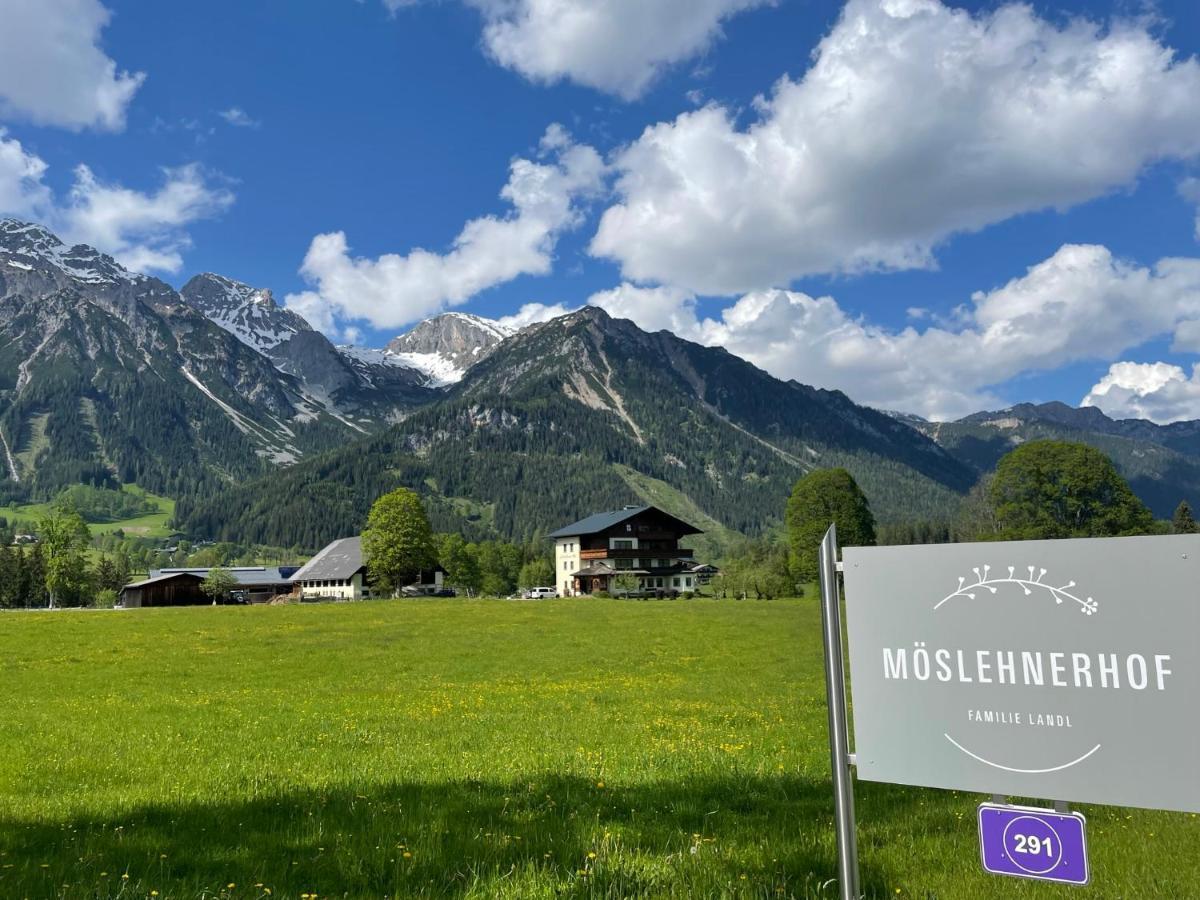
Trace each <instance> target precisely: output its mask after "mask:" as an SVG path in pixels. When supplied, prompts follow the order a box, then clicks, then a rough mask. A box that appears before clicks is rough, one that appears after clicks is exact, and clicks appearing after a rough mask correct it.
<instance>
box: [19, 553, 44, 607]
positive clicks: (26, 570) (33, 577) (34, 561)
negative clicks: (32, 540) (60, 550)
mask: <svg viewBox="0 0 1200 900" xmlns="http://www.w3.org/2000/svg"><path fill="white" fill-rule="evenodd" d="M22 559H23V561H24V565H22V567H21V596H22V597H23V598H24V601H23V602H22V604H21V605H22V606H24V607H26V608H28V609H39V608H41V607H43V606H46V605H47V604H48V603H49V601H50V594H49V593H48V592H47V590H46V554H45V551H43V550H42V545H41V544H34V545H33V546H32V547H30V548H29V552H28V553H25V554H22Z"/></svg>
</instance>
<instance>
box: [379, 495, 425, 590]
mask: <svg viewBox="0 0 1200 900" xmlns="http://www.w3.org/2000/svg"><path fill="white" fill-rule="evenodd" d="M362 546H363V556H364V559H365V562H366V564H367V571H368V572H369V573H370V577H371V580H372V583H373V584H374V586H375V589H376V590H379V591H382V592H384V593H387V592H389V591H391V592H395V591H397V590H399V589H400V588H401V587H403V586H404V585H406V584H411V583H412V582H413V581H415V580H416V579H417V578H418V577H419V576H420V573H421V571H422V570H424V569H429V568H432V567H433V565H434V563H435V562H436V561H437V554H436V552H435V550H434V546H433V531H432V530H431V529H430V527H429V518H428V517H427V516H426V515H425V507H424V506H423V505H422V504H421V498H420V497H418V496H417V494H416V492H415V491H410V490H409V489H408V488H397V489H396V490H394V491H392V492H391V493H389V494H384V495H383V496H382V497H380V498H379V499H378V500H376V501H375V503H374V505H372V507H371V512H370V514H369V515H368V516H367V528H366V530H365V531H364V532H363V536H362Z"/></svg>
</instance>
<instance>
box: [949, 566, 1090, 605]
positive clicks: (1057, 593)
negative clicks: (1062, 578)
mask: <svg viewBox="0 0 1200 900" xmlns="http://www.w3.org/2000/svg"><path fill="white" fill-rule="evenodd" d="M991 570H992V567H991V566H987V565H985V566H984V567H983V570H982V571H980V568H979V566H976V567H975V568H973V569H972V570H971V571H972V572H974V573H975V583H974V584H967V579H966V578H964V577H963V576H961V575H960V576H959V578H958V589H957V590H956V591H954V592H953V593H951V594H947V595H946V596H945V597H943V598H942V599H941V600H940V601H939V602H938V603H937V605H936V606H934V609H935V610H936V609H939V608H940V607H941V606H942V604H944V603H947V602H948V601H950V600H953V599H954V598H955V597H966V598H968V599H970V600H974V599H975V596H976V592H978V591H981V590H983V591H990V592H991V593H992V594H996V593H997V592H998V591H999V588H998V587H996V585H999V584H1015V585H1018V586H1020V588H1021V589H1022V590H1023V591H1024V592H1025V596H1026V597H1028V596H1029V595H1030V594H1032V593H1033V591H1034V589H1035V588H1040V589H1041V590H1043V591H1046V592H1048V593H1049V594H1050V595H1051V596H1052V597H1053V598H1054V602H1055V603H1057V604H1059V605H1060V606H1061V605H1062V602H1063V600H1073V601H1075V602H1076V603H1078V604H1079V608H1080V612H1082V613H1083V614H1084V615H1088V616H1091V615H1095V613H1096V610H1097V609H1098V608H1099V605H1100V604H1098V603H1097V602H1096V601H1095V600H1094V599H1093V598H1091V597H1087V598H1083V597H1076V596H1075V595H1074V594H1072V593H1070V589H1071V588H1073V587H1075V582H1074V581H1068V582H1067V583H1066V584H1064V585H1062V586H1061V587H1055V586H1054V585H1052V584H1046V583H1045V582H1043V581H1042V579H1043V578H1045V577H1046V570H1045V569H1040V568H1038V567H1037V566H1028V567H1027V570H1028V572H1029V577H1028V578H1017V577H1015V576H1016V572H1017V569H1016V566H1009V567H1008V577H1007V578H989V577H988V573H989V572H991ZM1035 572H1036V573H1037V574H1036V575H1035V574H1034V573H1035Z"/></svg>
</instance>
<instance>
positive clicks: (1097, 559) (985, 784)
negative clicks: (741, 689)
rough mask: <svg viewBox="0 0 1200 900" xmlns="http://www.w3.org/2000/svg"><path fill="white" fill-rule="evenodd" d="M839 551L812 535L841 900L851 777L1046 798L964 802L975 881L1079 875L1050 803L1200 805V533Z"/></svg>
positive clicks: (1083, 858) (1083, 849)
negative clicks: (842, 596)
mask: <svg viewBox="0 0 1200 900" xmlns="http://www.w3.org/2000/svg"><path fill="white" fill-rule="evenodd" d="M837 557H838V545H837V531H836V529H835V527H833V526H830V528H829V530H828V531H827V532H826V533H825V537H824V540H822V542H821V550H820V576H821V624H822V631H823V637H824V644H825V683H826V699H827V701H828V706H829V753H830V760H831V765H832V774H833V795H834V823H835V826H836V832H837V848H838V878H839V885H840V897H841V900H859V898H860V897H861V894H860V889H859V880H858V848H857V840H856V835H855V820H854V791H853V782H852V779H851V771H850V768H851V766H852V765H853V766H854V768H855V774H856V776H857V777H858V779H859V780H863V781H880V782H887V783H889V784H906V785H914V786H920V787H933V788H945V789H951V790H961V791H971V792H976V793H980V794H990V795H992V796H993V797H996V798H1001V797H1010V796H1017V797H1043V798H1054V799H1056V800H1058V801H1059V803H1058V804H1057V805H1056V808H1055V809H1053V810H1050V809H1035V808H1030V807H1018V806H1012V805H1008V804H1005V803H1000V802H995V803H985V804H983V805H982V806H980V808H979V838H980V857H981V861H982V863H983V867H984V869H985V870H986V871H988V872H992V873H995V874H998V875H1006V876H1012V877H1018V878H1030V879H1037V880H1042V881H1056V882H1060V883H1064V884H1086V883H1088V879H1089V878H1090V872H1089V868H1088V859H1087V834H1086V822H1085V821H1084V818H1083V816H1082V815H1080V814H1078V813H1071V812H1069V811H1068V808H1067V806H1066V803H1065V802H1063V798H1066V799H1069V800H1071V801H1073V802H1083V803H1103V804H1110V805H1114V806H1134V807H1142V808H1146V809H1159V810H1175V811H1180V812H1200V767H1197V766H1196V765H1195V760H1196V758H1197V752H1200V719H1197V717H1196V715H1195V702H1196V701H1195V698H1196V697H1197V696H1200V603H1197V601H1196V584H1197V583H1198V582H1200V535H1171V536H1153V537H1120V538H1080V539H1073V540H1054V541H1007V542H1003V541H996V542H985V543H974V544H937V545H919V546H905V547H849V548H847V549H846V550H845V553H844V557H843V560H842V562H840V563H839V562H838V559H837ZM839 572H841V573H842V581H843V583H844V585H845V592H846V615H847V626H848V628H847V630H848V634H849V645H850V651H849V652H850V672H851V675H852V676H853V681H854V736H855V741H854V743H855V747H854V750H855V752H854V753H853V754H851V753H850V742H849V725H848V721H847V720H848V714H847V702H846V672H845V667H844V664H843V655H842V622H841V606H840V603H839V590H838V581H839V579H838V573H839ZM1148 574H1150V575H1152V578H1148V577H1147V575H1148ZM1148 583H1149V587H1148Z"/></svg>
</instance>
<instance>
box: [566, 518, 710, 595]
mask: <svg viewBox="0 0 1200 900" xmlns="http://www.w3.org/2000/svg"><path fill="white" fill-rule="evenodd" d="M699 533H700V530H699V529H698V528H695V527H693V526H691V525H689V524H688V523H687V522H684V521H683V520H682V519H678V518H676V517H675V516H672V515H670V514H668V513H665V512H663V511H662V510H660V509H657V508H656V507H653V506H627V507H625V508H624V509H619V510H614V511H612V512H603V513H596V514H595V515H591V516H588V517H587V518H586V519H581V520H580V521H578V522H574V523H572V524H571V525H567V526H566V527H564V528H560V529H558V531H555V532H554V533H553V534H551V535H550V538H551V539H552V540H553V541H554V579H555V586H556V588H557V590H558V594H559V596H560V597H569V596H574V595H577V594H593V593H596V592H598V591H612V590H614V587H613V580H614V579H616V578H618V577H620V576H622V575H632V576H634V577H635V578H636V579H637V588H636V590H637V591H638V592H641V593H650V594H660V595H676V594H681V593H687V592H690V591H694V590H696V588H697V587H699V584H700V582H699V579H698V577H697V575H696V573H694V572H693V571H692V569H693V567H694V566H695V560H694V559H693V554H692V551H691V550H687V549H684V548H682V547H680V546H679V539H680V538H681V537H685V536H687V535H690V534H699Z"/></svg>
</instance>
